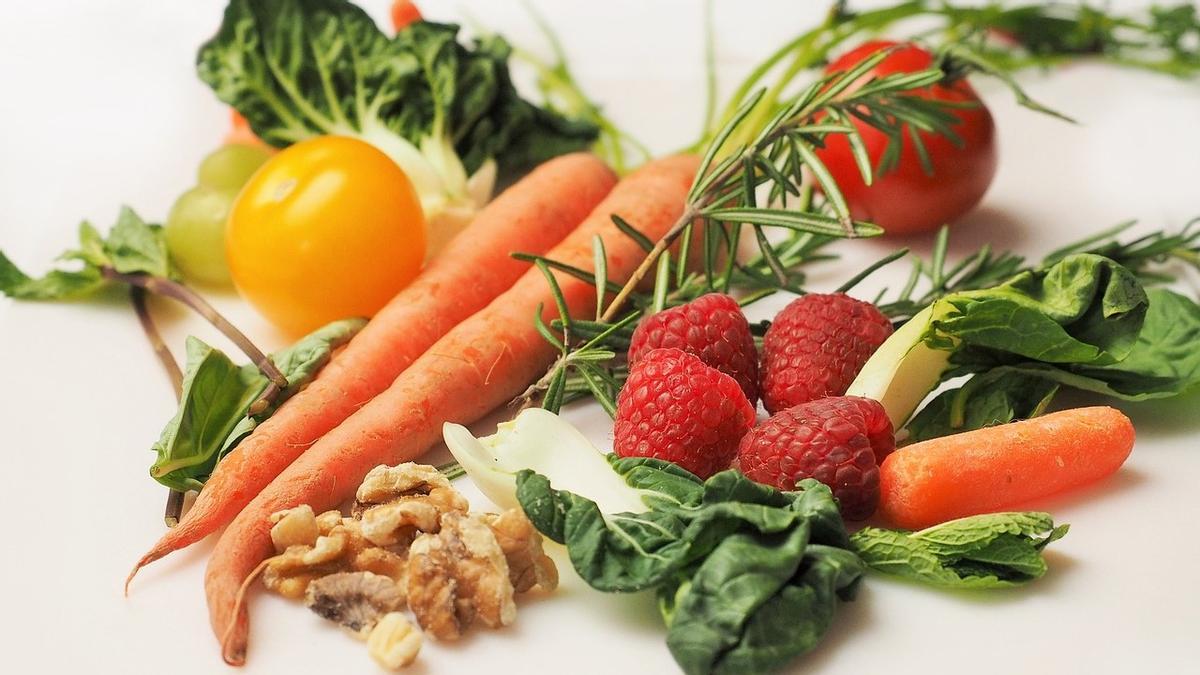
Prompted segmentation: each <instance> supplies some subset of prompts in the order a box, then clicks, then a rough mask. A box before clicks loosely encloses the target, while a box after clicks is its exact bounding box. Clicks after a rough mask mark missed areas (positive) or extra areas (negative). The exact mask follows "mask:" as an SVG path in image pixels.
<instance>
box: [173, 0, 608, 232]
mask: <svg viewBox="0 0 1200 675" xmlns="http://www.w3.org/2000/svg"><path fill="white" fill-rule="evenodd" d="M457 33H458V27H457V26H453V25H443V24H437V23H431V22H426V21H418V22H415V23H413V24H410V25H409V26H408V27H407V28H405V29H404V30H402V31H400V32H399V34H397V35H396V36H395V37H394V38H389V37H388V36H386V35H385V34H384V33H383V32H382V31H381V30H379V28H378V27H377V26H376V25H375V22H374V21H372V19H371V18H370V17H369V16H368V15H367V14H366V12H364V11H363V10H361V9H360V8H358V7H357V6H355V5H354V4H352V3H350V2H347V1H346V0H270V1H267V0H230V2H229V5H228V7H227V8H226V10H225V17H224V21H223V22H222V24H221V27H220V29H219V30H218V32H217V34H216V36H215V37H214V38H213V39H212V40H210V41H209V42H207V43H206V44H204V45H203V46H202V47H201V48H200V52H199V55H198V56H197V69H198V71H199V75H200V79H202V80H203V81H204V82H206V83H207V84H208V85H209V86H211V87H212V88H213V91H214V92H215V93H216V95H217V97H218V98H220V99H221V100H222V101H224V102H226V103H228V104H230V105H232V106H233V107H234V108H236V109H237V110H238V112H240V113H241V114H242V115H244V116H245V117H246V119H247V120H248V121H249V123H250V126H251V128H252V129H253V130H254V132H255V133H256V134H258V135H259V137H261V138H262V139H263V140H265V141H266V142H268V143H270V144H272V145H275V146H285V145H288V144H291V143H296V142H298V141H301V140H304V139H306V138H311V137H313V136H318V135H322V134H336V135H342V136H354V137H358V138H362V139H364V140H366V141H368V142H370V143H372V144H374V145H375V146H376V147H378V148H379V149H381V150H382V151H384V152H385V153H387V154H388V155H389V156H390V157H392V159H394V160H395V161H396V162H397V163H398V164H399V165H400V166H401V168H403V169H404V171H405V173H406V174H408V177H409V179H410V180H412V182H413V185H414V186H415V187H416V189H417V193H418V195H419V196H420V198H421V202H422V205H423V207H424V209H425V214H426V218H427V220H429V221H431V222H432V223H434V224H435V227H436V226H437V223H438V222H439V220H438V219H439V218H441V217H443V216H444V217H447V218H453V219H454V220H455V221H456V222H460V221H462V220H464V219H469V215H470V214H471V213H473V212H474V210H476V209H478V208H479V207H480V206H482V204H483V203H485V202H486V201H487V199H489V198H490V196H491V191H492V183H493V180H494V178H495V170H496V169H497V168H498V170H499V173H500V178H501V179H502V180H504V179H507V178H511V177H513V176H514V175H515V174H517V173H519V172H521V171H524V170H526V169H528V168H530V167H531V166H533V165H534V164H537V163H539V162H541V161H543V160H545V159H548V158H550V157H553V156H555V155H558V154H562V153H565V152H569V151H572V150H578V149H582V148H586V147H587V146H588V145H589V144H590V143H591V142H592V141H593V140H595V138H596V135H597V130H596V128H595V126H593V125H592V124H591V123H588V122H583V121H577V120H569V119H567V118H565V117H562V116H560V115H557V114H555V113H553V112H550V111H548V110H544V109H541V108H538V107H536V106H534V105H533V104H531V103H529V102H527V101H525V100H523V99H522V98H521V97H520V96H519V95H518V94H517V91H516V89H515V88H514V86H513V84H512V82H511V80H510V78H509V72H508V64H507V61H508V57H509V54H510V52H511V48H510V47H509V45H508V43H506V42H505V41H504V40H503V39H502V38H499V37H496V36H490V37H486V38H483V39H481V40H478V41H476V42H475V43H474V44H473V45H471V46H470V47H467V46H464V45H462V44H460V43H459V42H458V41H457ZM469 177H474V178H472V179H471V180H469Z"/></svg>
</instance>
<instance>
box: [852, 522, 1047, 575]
mask: <svg viewBox="0 0 1200 675" xmlns="http://www.w3.org/2000/svg"><path fill="white" fill-rule="evenodd" d="M1066 533H1067V526H1066V525H1061V526H1059V527H1054V521H1053V519H1052V518H1051V517H1050V515H1049V514H1046V513H1035V512H1030V513H989V514H984V515H979V516H971V517H968V518H960V519H958V520H952V521H950V522H948V523H943V524H941V525H935V526H934V527H930V528H927V529H924V530H921V531H919V532H904V531H900V530H885V529H881V528H876V527H867V528H863V529H862V530H860V531H858V532H856V533H854V534H853V535H851V537H850V541H851V545H852V546H853V548H854V550H855V551H856V552H857V553H858V555H859V557H861V558H862V560H863V562H864V563H866V564H867V566H868V567H870V568H871V569H873V570H875V571H877V572H881V573H883V574H890V575H893V576H899V577H903V578H906V579H910V580H912V581H916V582H919V583H923V584H927V585H931V586H938V587H944V588H969V589H987V588H1004V587H1009V586H1016V585H1020V584H1023V583H1027V582H1029V581H1032V580H1034V579H1037V578H1039V577H1041V576H1043V575H1044V574H1045V573H1046V561H1045V560H1044V559H1043V558H1042V554H1041V552H1042V549H1044V548H1045V547H1046V545H1047V544H1049V543H1050V542H1052V541H1055V540H1057V539H1061V538H1062V537H1063V536H1064V535H1065V534H1066Z"/></svg>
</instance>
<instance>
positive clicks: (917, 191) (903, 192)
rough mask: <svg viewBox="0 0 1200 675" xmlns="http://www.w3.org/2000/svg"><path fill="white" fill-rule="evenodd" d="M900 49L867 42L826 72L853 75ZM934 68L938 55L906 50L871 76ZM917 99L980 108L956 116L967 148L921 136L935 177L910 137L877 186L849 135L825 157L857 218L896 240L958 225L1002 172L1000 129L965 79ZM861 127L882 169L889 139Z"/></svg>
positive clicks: (833, 137)
mask: <svg viewBox="0 0 1200 675" xmlns="http://www.w3.org/2000/svg"><path fill="white" fill-rule="evenodd" d="M897 44H898V43H896V42H890V41H885V40H874V41H871V42H867V43H865V44H863V45H861V46H860V47H858V48H857V49H855V50H853V51H851V52H848V53H846V54H844V55H842V57H841V58H839V59H837V60H836V61H834V62H833V63H830V64H829V66H828V67H827V68H826V69H825V72H826V73H835V72H840V71H844V70H848V69H850V68H852V67H854V66H855V65H856V64H858V63H859V62H861V61H862V60H863V59H865V58H867V57H868V56H870V55H872V54H874V53H875V52H877V51H879V50H880V49H885V48H887V47H892V46H894V45H897ZM931 65H933V55H932V54H930V53H929V52H927V51H925V50H924V49H922V48H920V47H918V46H916V45H913V44H904V45H901V46H900V47H899V48H898V49H896V51H894V52H892V53H891V54H890V55H889V56H888V57H887V58H885V59H884V60H883V61H882V62H880V63H879V65H877V66H875V68H874V69H872V70H871V71H870V74H871V75H874V76H876V77H883V76H885V75H890V74H892V73H911V72H916V71H919V70H924V69H926V68H928V67H930V66H931ZM913 93H914V94H915V95H918V96H922V97H924V98H927V99H933V100H939V101H951V102H955V103H964V102H969V103H972V104H975V106H974V107H970V108H959V109H956V110H953V111H952V112H953V114H954V115H955V116H956V117H958V120H959V121H958V123H956V124H955V125H954V126H953V127H952V129H953V131H954V133H956V134H958V136H959V137H960V138H961V139H962V145H961V146H960V145H956V144H955V143H954V142H953V141H951V140H950V139H949V138H947V137H946V136H943V135H941V134H935V133H927V132H920V135H921V140H922V141H924V143H925V148H926V149H927V150H928V152H929V160H930V164H931V165H932V168H933V173H932V174H928V173H926V172H925V168H924V167H923V166H922V165H921V159H920V157H919V156H918V154H917V151H916V148H915V147H914V146H913V143H912V140H911V139H910V138H909V137H908V135H907V133H906V134H905V135H904V141H903V146H902V149H901V152H900V161H899V163H898V164H897V166H896V167H895V168H893V169H892V170H891V171H889V172H888V173H885V174H884V175H882V176H876V178H875V181H874V183H873V184H872V185H870V186H867V185H866V184H865V183H864V182H863V180H862V174H861V173H859V170H858V166H857V165H856V164H855V162H854V156H853V155H852V154H851V151H850V143H849V141H847V140H846V136H845V135H843V134H830V135H829V137H828V140H827V142H826V147H825V148H824V149H822V150H820V151H819V152H818V156H819V157H820V158H821V160H822V161H823V162H825V165H826V166H828V167H829V172H830V173H831V174H833V178H834V180H836V181H837V184H838V185H839V186H840V187H841V188H842V193H843V194H844V195H845V197H846V202H847V204H848V205H849V206H850V213H851V215H853V217H854V218H856V219H859V220H866V221H870V222H873V223H875V224H877V225H880V226H881V227H883V228H884V229H885V230H886V231H887V232H888V233H890V234H906V233H910V232H922V231H925V230H931V229H934V228H937V227H939V226H941V225H942V224H944V223H950V222H953V221H954V220H955V219H957V218H958V217H960V216H962V215H963V214H964V213H966V212H967V211H970V210H971V208H972V207H974V206H975V205H976V204H978V203H979V200H980V199H982V198H983V194H984V193H985V192H987V189H988V186H989V185H990V184H991V182H992V177H993V176H994V175H995V173H996V127H995V124H994V123H993V122H992V115H991V113H989V112H988V109H987V108H986V107H984V105H983V103H982V102H981V101H980V100H979V96H977V95H976V94H975V90H974V89H972V88H971V85H970V84H968V83H967V81H966V80H965V79H959V80H955V81H954V82H952V83H950V84H946V85H943V84H938V85H935V86H933V87H928V88H925V89H920V90H916V91H914V92H913ZM853 120H854V124H855V126H856V127H857V128H858V130H859V132H860V133H861V134H862V138H863V143H864V144H865V145H866V148H867V154H868V155H869V156H870V158H871V163H872V165H873V166H877V165H878V162H879V158H880V157H881V156H882V155H883V149H884V148H885V147H886V146H887V136H886V135H885V134H883V133H882V132H880V131H879V130H877V129H875V128H874V127H872V126H870V125H868V124H867V123H865V122H863V121H861V120H858V119H857V118H853Z"/></svg>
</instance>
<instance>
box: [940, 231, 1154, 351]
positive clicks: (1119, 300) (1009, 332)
mask: <svg viewBox="0 0 1200 675" xmlns="http://www.w3.org/2000/svg"><path fill="white" fill-rule="evenodd" d="M941 302H943V303H946V304H947V305H949V307H950V310H949V311H947V312H945V313H944V314H942V315H941V316H940V317H939V318H937V319H935V320H934V321H933V322H932V325H931V326H930V329H929V331H928V332H927V333H926V336H925V340H926V342H927V343H928V344H930V345H931V346H936V347H939V348H945V347H950V348H956V354H955V360H956V362H957V363H959V364H969V363H971V362H972V360H973V359H982V360H991V359H992V358H993V357H994V355H995V354H1004V355H1015V356H1018V357H1023V358H1025V359H1030V360H1034V361H1040V362H1046V363H1067V364H1088V365H1107V364H1111V363H1116V362H1118V361H1121V360H1122V359H1124V358H1125V357H1126V356H1128V355H1129V352H1130V351H1131V350H1132V349H1133V345H1134V343H1135V342H1136V341H1137V336H1138V334H1139V332H1140V331H1141V328H1142V323H1143V321H1144V320H1145V316H1146V310H1147V306H1148V303H1149V301H1148V299H1147V297H1146V292H1145V291H1144V290H1143V289H1142V286H1141V283H1140V282H1139V281H1138V280H1137V277H1136V276H1134V274H1133V273H1132V272H1130V271H1129V270H1127V269H1125V268H1124V267H1122V266H1120V265H1119V264H1117V263H1116V262H1114V261H1112V260H1109V259H1108V258H1104V257H1101V256H1098V255H1092V254H1077V255H1071V256H1067V257H1066V258H1063V259H1062V260H1061V261H1059V262H1057V263H1055V264H1054V265H1051V266H1050V267H1048V268H1045V269H1041V270H1035V271H1028V272H1022V273H1021V274H1018V275H1017V276H1015V277H1013V278H1012V279H1011V280H1009V281H1007V282H1005V283H1003V284H1000V285H999V286H995V287H993V288H986V289H981V290H976V291H964V292H962V293H956V294H953V295H949V296H947V297H946V298H944V299H943V300H942V301H941Z"/></svg>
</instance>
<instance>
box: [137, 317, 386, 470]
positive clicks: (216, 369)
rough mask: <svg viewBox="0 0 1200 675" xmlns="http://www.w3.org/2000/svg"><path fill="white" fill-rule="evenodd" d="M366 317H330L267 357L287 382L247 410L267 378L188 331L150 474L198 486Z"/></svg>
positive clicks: (326, 359) (255, 368)
mask: <svg viewBox="0 0 1200 675" xmlns="http://www.w3.org/2000/svg"><path fill="white" fill-rule="evenodd" d="M365 323H366V322H365V321H364V320H362V319H347V320H344V321H335V322H333V323H331V324H328V325H326V326H324V327H322V328H319V329H317V330H316V331H314V332H312V333H310V334H309V335H307V336H305V337H304V338H302V339H301V340H299V341H298V342H296V343H295V344H294V345H292V346H290V347H288V348H286V349H283V350H281V351H279V352H277V353H275V354H274V355H272V357H271V361H272V362H273V363H275V365H276V367H278V368H279V370H280V372H282V373H283V375H284V377H286V378H287V380H288V386H287V387H286V388H284V390H283V391H282V392H280V393H279V395H278V396H277V397H276V398H275V400H274V402H273V403H272V405H271V406H270V407H269V408H268V409H267V410H266V411H264V412H263V413H261V414H259V415H255V416H253V417H251V416H249V415H248V412H249V409H250V405H251V404H252V403H254V401H255V400H257V399H258V397H259V396H260V395H261V394H262V393H263V391H265V390H266V388H267V386H268V384H269V382H268V380H267V378H266V377H264V376H263V375H262V373H261V372H259V370H258V368H257V367H256V366H255V365H254V364H245V365H241V366H238V365H235V364H234V363H233V362H232V361H231V360H230V359H229V357H227V356H226V355H225V354H223V353H222V352H221V351H220V350H217V349H214V348H213V347H210V346H208V345H206V344H204V343H203V342H201V341H200V340H198V339H196V338H194V337H189V338H188V341H187V369H186V371H185V374H184V379H183V391H182V394H181V396H180V400H179V409H178V410H177V411H176V413H175V416H174V417H172V418H171V420H170V421H169V422H168V423H167V426H166V427H165V428H164V429H163V431H162V434H161V435H160V437H159V440H158V442H157V443H155V444H154V451H155V453H156V454H157V459H156V460H155V462H154V464H153V465H152V466H151V468H150V475H151V476H153V477H154V479H155V480H157V481H158V482H160V483H162V484H163V485H166V486H167V487H170V488H173V489H176V490H184V491H186V490H198V489H200V488H201V487H203V485H204V482H205V481H207V480H208V477H209V476H210V475H211V474H212V471H213V469H214V468H215V467H216V464H217V462H218V461H219V460H220V459H221V458H222V457H224V456H225V455H226V454H228V453H229V452H230V451H231V450H232V449H233V448H234V447H236V446H237V444H238V443H239V442H241V440H242V439H244V438H245V437H246V436H248V435H249V434H250V433H251V432H253V431H254V429H255V428H256V427H257V426H258V425H259V424H261V423H262V422H263V421H264V420H266V419H267V418H268V417H270V416H271V415H272V414H273V413H274V412H275V411H276V410H277V409H278V408H279V406H280V405H281V404H282V403H283V401H285V400H287V398H288V397H290V396H292V395H293V394H295V393H296V392H298V391H300V390H301V389H302V388H304V386H305V385H307V384H308V383H309V382H310V381H311V380H312V378H313V377H315V376H316V374H317V372H318V371H319V370H320V368H321V367H323V366H324V365H325V364H326V363H327V362H328V361H329V358H330V356H331V354H332V352H333V350H334V349H336V348H337V347H339V346H341V345H343V344H345V343H346V342H348V341H349V340H350V338H351V337H353V336H354V334H355V333H357V332H358V330H359V329H361V328H362V326H363V325H364V324H365Z"/></svg>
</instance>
